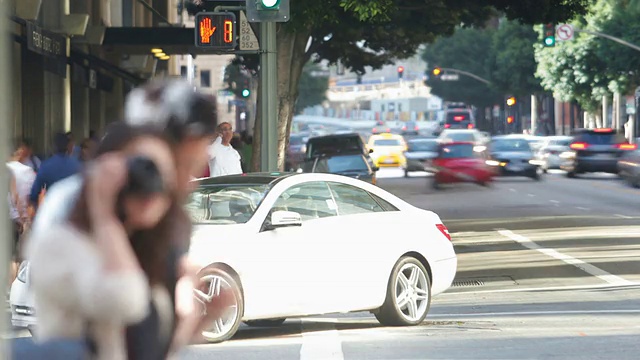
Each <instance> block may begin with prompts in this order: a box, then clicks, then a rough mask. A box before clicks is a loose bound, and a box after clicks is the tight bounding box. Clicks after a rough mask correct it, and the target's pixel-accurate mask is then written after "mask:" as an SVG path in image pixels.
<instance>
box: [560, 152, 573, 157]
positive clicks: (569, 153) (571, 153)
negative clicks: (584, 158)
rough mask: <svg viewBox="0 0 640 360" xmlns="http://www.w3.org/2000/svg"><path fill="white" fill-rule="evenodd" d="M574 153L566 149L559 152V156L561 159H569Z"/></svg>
mask: <svg viewBox="0 0 640 360" xmlns="http://www.w3.org/2000/svg"><path fill="white" fill-rule="evenodd" d="M575 156H576V154H575V153H574V152H572V151H566V152H563V153H561V154H560V157H561V158H563V159H571V158H574V157H575Z"/></svg>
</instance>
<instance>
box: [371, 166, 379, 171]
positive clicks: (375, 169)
mask: <svg viewBox="0 0 640 360" xmlns="http://www.w3.org/2000/svg"><path fill="white" fill-rule="evenodd" d="M371 170H372V171H373V172H376V171H378V170H380V168H379V167H377V166H374V167H372V168H371Z"/></svg>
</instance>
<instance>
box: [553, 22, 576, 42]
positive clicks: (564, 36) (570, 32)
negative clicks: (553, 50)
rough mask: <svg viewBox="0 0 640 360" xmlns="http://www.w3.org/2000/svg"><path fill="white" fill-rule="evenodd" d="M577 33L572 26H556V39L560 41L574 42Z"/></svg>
mask: <svg viewBox="0 0 640 360" xmlns="http://www.w3.org/2000/svg"><path fill="white" fill-rule="evenodd" d="M574 34H575V31H574V29H573V25H571V24H561V25H558V26H556V39H557V40H558V41H569V40H573V37H574Z"/></svg>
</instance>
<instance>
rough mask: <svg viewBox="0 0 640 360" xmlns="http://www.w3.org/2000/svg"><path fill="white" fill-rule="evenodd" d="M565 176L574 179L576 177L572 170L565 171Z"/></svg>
mask: <svg viewBox="0 0 640 360" xmlns="http://www.w3.org/2000/svg"><path fill="white" fill-rule="evenodd" d="M567 177H568V178H569V179H574V178H575V177H576V172H575V171H574V170H571V171H567Z"/></svg>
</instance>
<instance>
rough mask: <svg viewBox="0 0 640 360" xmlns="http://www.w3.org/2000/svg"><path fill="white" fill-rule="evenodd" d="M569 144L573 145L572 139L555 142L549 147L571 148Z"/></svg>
mask: <svg viewBox="0 0 640 360" xmlns="http://www.w3.org/2000/svg"><path fill="white" fill-rule="evenodd" d="M569 144H571V139H562V140H553V141H551V143H550V144H549V145H556V146H569Z"/></svg>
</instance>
